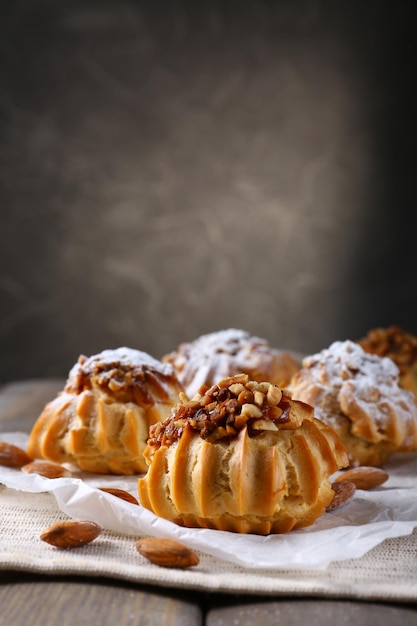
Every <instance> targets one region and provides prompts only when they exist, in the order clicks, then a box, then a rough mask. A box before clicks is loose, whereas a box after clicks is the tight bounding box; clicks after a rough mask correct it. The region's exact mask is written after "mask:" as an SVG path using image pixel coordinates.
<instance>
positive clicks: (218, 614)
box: [206, 599, 417, 626]
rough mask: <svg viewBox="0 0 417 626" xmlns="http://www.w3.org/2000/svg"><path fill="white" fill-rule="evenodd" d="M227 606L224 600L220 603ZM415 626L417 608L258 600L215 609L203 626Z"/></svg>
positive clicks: (348, 602) (210, 612)
mask: <svg viewBox="0 0 417 626" xmlns="http://www.w3.org/2000/svg"><path fill="white" fill-rule="evenodd" d="M224 604H227V601H225V602H224ZM228 624H234V625H236V626H254V624H262V626H276V624H285V626H300V624H308V626H334V625H335V624H355V626H369V625H370V624H378V626H417V607H416V608H413V607H407V606H402V605H388V604H379V603H378V604H377V603H374V602H352V601H343V600H323V599H317V600H302V599H299V600H287V599H283V600H281V601H268V600H264V601H261V600H260V601H259V602H254V603H245V601H244V600H243V599H242V602H241V603H238V604H236V603H234V604H232V605H228V606H227V605H226V606H224V605H223V606H219V607H217V608H213V609H211V610H210V611H209V612H208V614H207V619H206V626H227V625H228Z"/></svg>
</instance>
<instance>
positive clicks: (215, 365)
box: [162, 328, 299, 398]
mask: <svg viewBox="0 0 417 626" xmlns="http://www.w3.org/2000/svg"><path fill="white" fill-rule="evenodd" d="M162 360H163V361H164V362H166V363H171V364H172V366H173V367H174V369H175V372H176V374H177V377H178V379H179V380H180V382H181V383H182V385H183V386H184V388H185V390H186V392H187V394H188V397H190V398H191V397H192V396H193V395H194V394H195V393H196V392H197V391H198V390H199V388H200V387H201V385H208V386H209V387H210V386H211V385H214V384H215V383H217V382H218V381H219V380H222V379H224V378H227V377H228V376H234V375H235V374H241V373H244V374H248V375H249V377H250V378H251V379H252V380H257V381H258V382H262V381H268V382H271V383H274V384H275V385H279V386H280V387H285V386H286V385H287V383H289V381H290V380H291V377H292V375H293V374H294V373H295V372H296V371H298V369H299V365H298V364H297V362H296V361H295V359H294V358H293V357H292V356H291V355H290V354H289V353H288V352H284V351H281V350H276V349H275V348H272V347H270V346H269V344H268V342H267V341H266V340H265V339H261V338H259V337H254V336H251V335H250V334H249V333H248V332H246V331H243V330H238V329H235V328H229V329H227V330H220V331H217V332H213V333H209V334H207V335H201V336H200V337H198V338H197V339H196V340H195V341H192V342H190V343H182V344H180V345H179V346H178V348H177V350H175V351H174V352H171V353H170V354H167V355H165V356H164V357H163V358H162Z"/></svg>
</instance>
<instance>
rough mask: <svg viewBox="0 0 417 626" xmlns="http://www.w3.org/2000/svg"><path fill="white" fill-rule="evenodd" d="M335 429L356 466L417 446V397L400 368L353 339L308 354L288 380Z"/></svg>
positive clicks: (379, 461)
mask: <svg viewBox="0 0 417 626" xmlns="http://www.w3.org/2000/svg"><path fill="white" fill-rule="evenodd" d="M289 390H290V392H291V394H292V396H293V398H296V399H298V400H302V401H303V402H307V403H308V404H311V405H312V406H313V407H314V412H315V415H316V417H317V418H318V419H321V420H322V421H323V422H325V423H326V424H328V425H329V426H331V427H332V428H334V430H335V431H336V432H337V434H338V435H339V437H340V439H341V440H342V441H343V443H344V445H345V447H346V449H347V452H348V454H349V457H350V462H351V464H352V465H373V466H378V465H382V464H383V463H385V461H386V460H387V459H388V458H389V456H390V455H391V454H392V453H394V452H407V451H411V450H415V449H417V400H416V398H415V396H414V395H413V394H412V393H411V392H410V391H407V390H405V389H402V388H401V387H400V386H399V371H398V368H397V366H396V365H395V363H394V362H393V361H392V360H391V359H389V358H386V357H380V356H378V355H375V354H369V353H367V352H365V351H364V350H363V348H361V346H360V345H359V344H357V343H355V342H352V341H336V342H334V343H333V344H332V345H331V346H330V347H329V348H327V349H325V350H322V351H321V352H320V353H318V354H314V355H312V356H308V357H306V358H304V359H303V367H302V369H301V370H300V371H299V372H297V373H296V374H295V375H294V376H293V378H292V381H291V383H290V385H289Z"/></svg>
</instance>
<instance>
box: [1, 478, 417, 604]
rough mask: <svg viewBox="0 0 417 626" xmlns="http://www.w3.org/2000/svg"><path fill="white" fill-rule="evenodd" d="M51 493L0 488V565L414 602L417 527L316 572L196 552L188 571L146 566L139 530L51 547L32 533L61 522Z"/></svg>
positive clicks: (218, 588)
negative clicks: (79, 544)
mask: <svg viewBox="0 0 417 626" xmlns="http://www.w3.org/2000/svg"><path fill="white" fill-rule="evenodd" d="M67 517H68V516H67V515H66V514H65V513H63V512H62V511H61V510H60V509H59V507H58V505H57V502H56V500H55V498H54V496H53V495H52V494H51V493H48V492H43V493H27V492H22V491H18V490H15V489H11V488H8V487H5V486H0V569H3V570H7V569H9V570H20V571H27V572H37V573H45V574H57V575H69V574H71V575H74V574H76V575H81V576H86V577H91V576H104V577H110V578H116V579H123V580H127V581H133V582H137V583H146V584H152V585H159V586H163V587H177V588H179V587H181V588H188V589H192V590H200V591H201V590H202V591H209V592H223V593H248V594H262V595H274V596H280V595H291V596H301V595H302V596H315V597H317V596H318V597H338V598H359V599H367V600H375V599H378V600H389V601H397V602H409V601H415V600H417V532H416V530H414V531H413V533H412V534H411V535H407V536H404V537H399V538H391V539H386V540H385V541H383V542H382V543H380V544H379V545H378V546H376V547H375V548H373V549H371V550H370V551H369V552H367V553H366V554H365V555H364V556H362V557H360V558H356V559H351V560H344V561H336V562H333V563H330V565H329V566H328V567H327V568H326V569H325V570H323V571H321V570H319V571H317V570H314V571H313V570H311V571H310V570H303V571H300V570H294V569H293V570H292V569H288V570H280V571H277V570H271V569H256V570H251V569H247V568H245V567H240V566H238V565H234V564H233V563H230V562H227V561H223V560H221V559H219V558H216V557H213V556H211V555H208V554H205V553H201V554H200V555H199V556H200V559H201V560H200V563H199V565H198V566H196V567H194V568H192V569H185V570H179V569H169V568H163V567H158V566H156V565H153V564H151V563H149V562H148V561H147V560H146V559H145V558H143V557H142V556H141V555H140V554H139V553H138V552H137V550H136V547H135V540H136V539H137V538H138V536H139V535H135V536H134V535H125V534H119V533H116V532H113V531H106V530H104V531H103V532H102V534H101V535H100V536H99V537H98V538H97V539H95V540H94V541H93V542H92V543H91V544H89V545H87V546H84V547H83V548H77V549H74V550H58V549H56V548H53V547H52V546H50V545H48V544H45V543H44V542H42V541H41V540H40V539H39V535H40V533H41V532H42V530H44V529H45V528H46V527H47V526H49V525H50V524H52V523H53V522H55V521H58V520H60V519H67Z"/></svg>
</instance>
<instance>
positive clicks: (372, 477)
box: [335, 465, 388, 489]
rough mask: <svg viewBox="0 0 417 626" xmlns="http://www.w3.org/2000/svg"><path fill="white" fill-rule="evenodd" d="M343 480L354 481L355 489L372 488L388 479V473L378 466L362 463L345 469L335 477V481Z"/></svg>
mask: <svg viewBox="0 0 417 626" xmlns="http://www.w3.org/2000/svg"><path fill="white" fill-rule="evenodd" d="M345 480H348V481H350V482H352V483H354V484H355V486H356V488H357V489H372V488H373V487H378V486H379V485H382V484H383V483H385V481H387V480H388V473H387V472H386V471H385V470H383V469H381V468H380V467H369V466H367V465H362V466H359V467H352V468H351V469H348V470H345V471H343V472H342V473H341V474H340V475H339V476H338V477H337V478H335V482H343V481H345Z"/></svg>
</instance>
